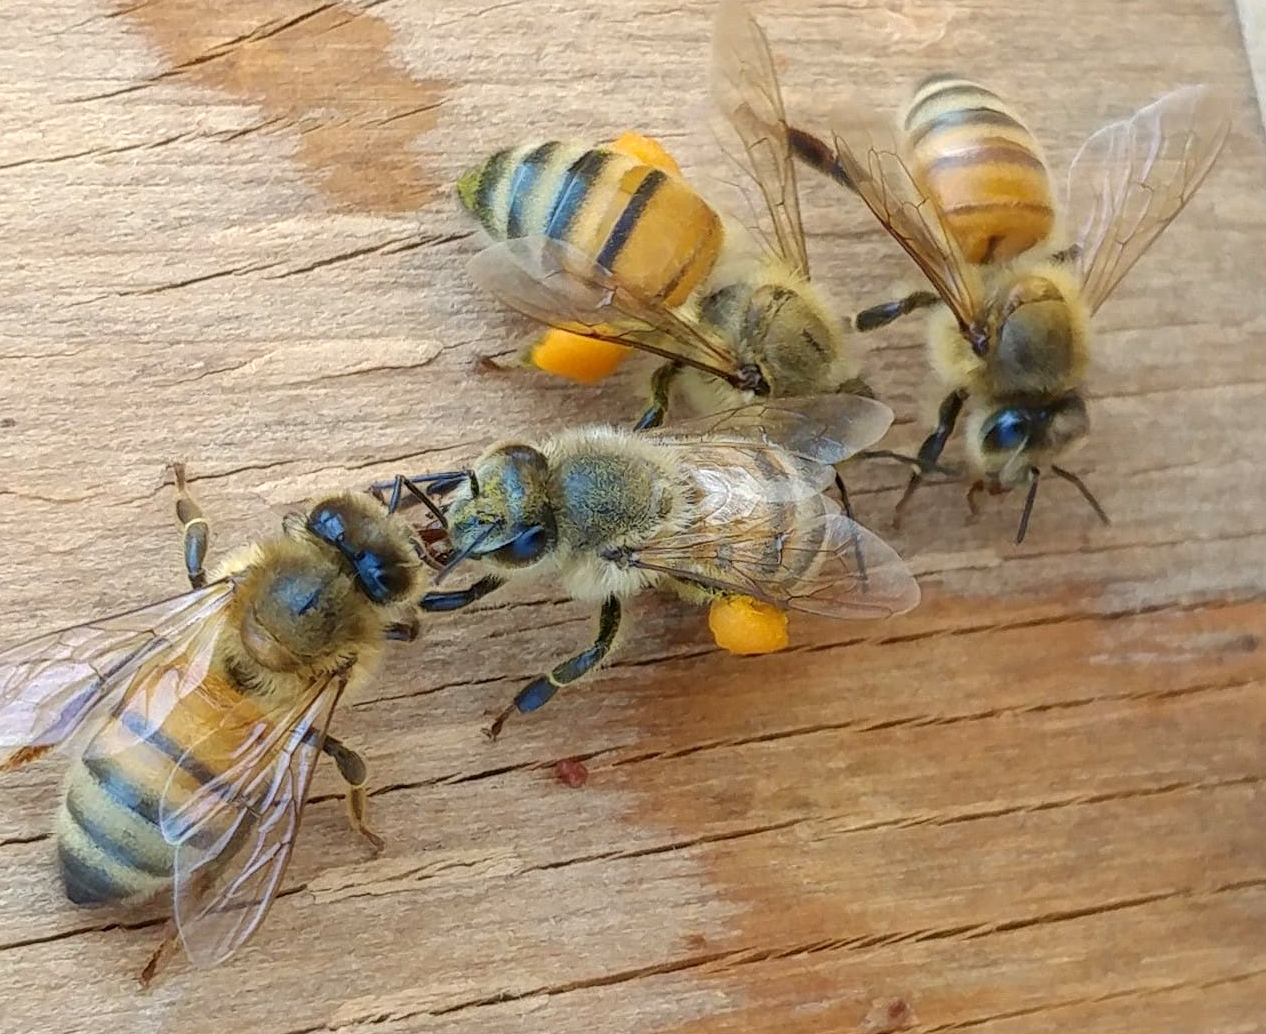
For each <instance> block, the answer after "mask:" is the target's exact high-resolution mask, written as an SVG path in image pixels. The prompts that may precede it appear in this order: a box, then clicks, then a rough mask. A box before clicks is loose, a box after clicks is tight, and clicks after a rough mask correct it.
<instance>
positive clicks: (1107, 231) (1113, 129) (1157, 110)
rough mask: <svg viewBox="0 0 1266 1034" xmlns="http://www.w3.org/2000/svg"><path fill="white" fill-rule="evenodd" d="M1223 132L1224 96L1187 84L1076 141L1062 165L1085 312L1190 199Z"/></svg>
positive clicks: (1227, 123)
mask: <svg viewBox="0 0 1266 1034" xmlns="http://www.w3.org/2000/svg"><path fill="white" fill-rule="evenodd" d="M1230 131H1231V102H1230V99H1229V98H1228V97H1226V96H1225V95H1224V94H1222V93H1220V92H1219V91H1217V90H1214V89H1213V88H1211V87H1208V86H1187V87H1184V88H1182V89H1179V90H1174V91H1173V92H1171V93H1167V94H1165V96H1163V97H1161V98H1160V99H1159V100H1157V101H1154V102H1153V103H1151V104H1149V105H1147V107H1145V108H1141V109H1140V110H1139V111H1137V112H1135V113H1134V114H1133V115H1132V116H1131V117H1130V118H1128V119H1122V120H1121V121H1119V122H1113V123H1111V124H1109V125H1106V126H1104V127H1103V128H1102V129H1100V130H1099V131H1098V132H1096V133H1094V134H1093V135H1092V136H1091V137H1090V138H1089V139H1088V140H1087V141H1086V142H1085V143H1084V144H1083V145H1082V147H1081V150H1080V151H1078V152H1077V156H1076V157H1075V158H1074V159H1073V162H1072V165H1071V167H1070V168H1069V170H1068V211H1069V213H1070V216H1071V218H1072V219H1073V220H1074V221H1075V222H1074V225H1077V226H1078V231H1077V236H1076V241H1077V244H1076V247H1077V249H1078V252H1079V254H1078V259H1077V261H1078V264H1079V267H1080V271H1081V276H1082V282H1083V284H1084V285H1085V297H1086V301H1087V304H1089V306H1090V309H1091V311H1092V312H1094V311H1095V310H1097V309H1098V308H1099V306H1100V305H1102V304H1103V302H1104V300H1105V299H1106V298H1107V297H1108V295H1109V294H1111V293H1112V290H1113V288H1115V287H1116V285H1117V284H1118V283H1120V282H1121V278H1122V277H1124V276H1125V274H1126V273H1127V272H1129V270H1130V267H1131V266H1133V265H1134V263H1135V262H1137V261H1138V260H1139V259H1140V258H1141V257H1142V256H1143V253H1144V252H1146V251H1147V249H1148V248H1149V247H1150V246H1151V244H1152V242H1153V241H1154V240H1156V238H1157V237H1159V236H1160V234H1161V231H1162V230H1164V229H1165V227H1166V226H1168V225H1169V224H1170V222H1172V221H1173V219H1174V218H1175V217H1176V216H1177V215H1178V213H1179V212H1181V211H1182V210H1183V207H1184V206H1185V205H1186V204H1187V202H1188V201H1190V200H1191V197H1192V195H1193V194H1195V192H1196V188H1197V187H1199V186H1200V184H1201V183H1202V182H1203V181H1204V178H1205V176H1207V175H1208V174H1209V170H1210V169H1211V168H1212V167H1213V163H1214V160H1215V159H1216V158H1217V156H1218V152H1219V151H1221V150H1222V145H1223V144H1225V143H1226V139H1227V136H1228V134H1229V133H1230Z"/></svg>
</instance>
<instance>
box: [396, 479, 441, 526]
mask: <svg viewBox="0 0 1266 1034" xmlns="http://www.w3.org/2000/svg"><path fill="white" fill-rule="evenodd" d="M404 492H408V493H409V494H410V495H411V496H413V498H415V499H417V500H418V501H419V502H420V503H421V504H422V505H423V506H425V507H426V508H427V510H428V511H429V512H430V514H431V516H432V517H434V518H435V519H436V520H437V521H439V522H440V527H442V528H443V529H444V530H445V531H447V530H448V519H447V518H446V517H445V516H444V511H443V510H441V509H440V508H439V506H438V505H436V502H435V500H434V499H432V498H431V497H430V496H429V495H427V494H426V492H424V491H423V490H422V489H421V488H420V487H419V486H418V484H417V483H416V482H415V481H414V480H413V479H412V478H408V477H405V476H404V475H403V474H397V475H396V477H395V480H394V481H393V482H392V485H391V498H390V499H388V500H387V512H388V513H395V512H396V511H397V510H399V509H400V502H401V495H402V494H403V493H404Z"/></svg>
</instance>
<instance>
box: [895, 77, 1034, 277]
mask: <svg viewBox="0 0 1266 1034" xmlns="http://www.w3.org/2000/svg"><path fill="white" fill-rule="evenodd" d="M903 127H904V129H905V133H906V149H907V153H908V157H909V161H910V168H911V172H912V173H913V175H914V177H915V180H916V182H917V183H918V184H919V186H920V188H921V189H922V190H924V191H925V192H926V193H927V194H928V195H929V196H930V197H931V198H932V200H933V201H934V202H935V204H936V205H937V206H938V208H939V209H940V210H941V212H942V213H943V214H944V216H945V221H946V224H947V226H948V228H949V231H950V233H952V234H953V235H954V238H955V239H956V240H957V242H958V244H959V246H960V247H961V248H962V250H963V254H964V255H965V257H966V258H967V260H968V261H969V262H974V263H980V264H984V263H989V262H1002V261H1006V260H1007V259H1010V258H1013V257H1015V256H1016V255H1019V254H1020V253H1022V252H1024V251H1027V250H1028V249H1029V248H1032V247H1034V246H1035V245H1037V244H1040V243H1041V242H1042V241H1044V240H1046V239H1047V238H1048V237H1049V236H1050V234H1051V231H1052V230H1053V228H1054V225H1055V203H1054V193H1053V190H1052V187H1051V179H1050V173H1049V171H1048V170H1047V167H1046V162H1045V160H1044V159H1043V157H1042V151H1041V148H1040V146H1039V145H1038V142H1037V140H1036V139H1034V137H1033V134H1032V133H1031V132H1030V131H1029V128H1028V127H1027V126H1026V125H1025V124H1024V122H1023V121H1022V120H1021V119H1020V117H1019V116H1018V115H1017V114H1016V113H1015V111H1013V110H1012V109H1011V108H1010V107H1008V105H1007V104H1006V103H1005V102H1004V101H1003V100H1002V98H1000V97H999V96H998V95H997V94H996V93H994V92H993V91H992V90H988V89H986V88H985V87H983V86H981V85H979V84H978V83H974V82H972V81H971V80H969V79H964V78H963V77H961V76H958V75H953V74H949V73H940V74H937V75H933V76H929V77H928V78H927V79H925V80H924V81H923V82H922V83H920V84H919V87H918V88H917V89H916V90H915V92H914V97H913V98H912V99H911V101H910V104H909V106H908V107H907V108H906V113H905V116H904V119H903Z"/></svg>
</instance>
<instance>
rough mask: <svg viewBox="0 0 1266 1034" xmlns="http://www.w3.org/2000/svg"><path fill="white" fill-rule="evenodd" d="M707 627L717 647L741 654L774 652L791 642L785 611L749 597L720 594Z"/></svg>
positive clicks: (709, 614)
mask: <svg viewBox="0 0 1266 1034" xmlns="http://www.w3.org/2000/svg"><path fill="white" fill-rule="evenodd" d="M708 627H709V628H710V629H711V630H712V638H713V639H714V640H716V644H717V646H719V647H721V649H722V650H728V651H729V652H730V653H736V654H739V655H740V656H742V655H746V654H758V653H776V652H777V651H778V650H783V649H786V647H787V644H788V643H789V642H790V641H791V640H790V638H789V637H788V635H787V612H786V611H785V610H779V609H778V608H777V607H775V606H773V605H772V604H770V603H764V602H762V601H761V600H754V599H752V598H751V597H748V596H721V597H719V598H718V599H716V600H714V601H713V603H712V608H711V609H710V610H709V611H708Z"/></svg>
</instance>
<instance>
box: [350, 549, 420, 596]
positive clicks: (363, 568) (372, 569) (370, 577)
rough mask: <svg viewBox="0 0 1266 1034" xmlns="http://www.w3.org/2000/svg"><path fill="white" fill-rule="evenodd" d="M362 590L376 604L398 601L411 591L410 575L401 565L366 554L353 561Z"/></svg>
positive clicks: (375, 555)
mask: <svg viewBox="0 0 1266 1034" xmlns="http://www.w3.org/2000/svg"><path fill="white" fill-rule="evenodd" d="M353 566H354V567H355V568H356V578H357V580H358V581H359V582H360V585H361V589H362V590H363V591H364V593H365V595H366V596H368V597H369V598H370V599H371V600H373V601H374V602H375V603H390V602H391V601H393V600H398V599H400V597H402V596H403V595H404V594H405V593H406V592H407V591H408V589H409V584H410V581H409V573H408V571H407V570H405V569H404V568H403V567H401V566H400V565H399V564H394V563H389V562H387V561H385V560H384V559H383V558H382V557H381V556H379V555H378V554H377V553H364V554H362V555H361V556H358V557H356V559H355V560H354V561H353Z"/></svg>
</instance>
